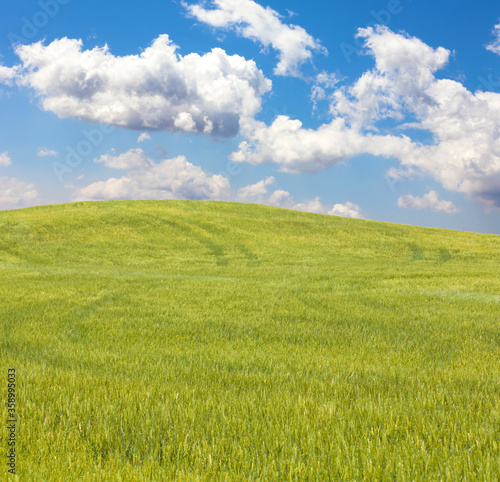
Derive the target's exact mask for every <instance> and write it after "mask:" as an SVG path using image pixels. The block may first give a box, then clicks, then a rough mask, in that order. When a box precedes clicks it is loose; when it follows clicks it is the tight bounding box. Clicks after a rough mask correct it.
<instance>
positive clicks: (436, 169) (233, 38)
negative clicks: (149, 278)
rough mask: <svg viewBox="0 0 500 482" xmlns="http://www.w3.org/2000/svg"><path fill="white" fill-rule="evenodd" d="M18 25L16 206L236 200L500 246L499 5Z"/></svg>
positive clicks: (291, 7)
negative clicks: (490, 237)
mask: <svg viewBox="0 0 500 482" xmlns="http://www.w3.org/2000/svg"><path fill="white" fill-rule="evenodd" d="M4 9H6V12H4V15H3V16H2V17H3V18H2V23H1V25H0V109H1V112H2V114H1V116H0V209H15V208H19V207H24V206H30V205H37V204H52V203H61V202H69V201H74V200H87V199H88V200H106V199H221V200H232V201H240V202H258V203H266V204H272V205H276V206H282V207H287V208H292V209H299V210H305V211H311V212H320V213H324V214H334V215H343V216H351V217H364V218H367V219H374V220H381V221H389V222H397V223H404V224H414V225H422V226H432V227H442V228H450V229H460V230H468V231H478V232H491V233H497V234H500V26H498V25H499V24H500V5H499V4H498V2H494V1H482V2H471V1H442V2H439V3H438V4H436V3H434V2H430V1H422V0H420V1H416V0H399V1H398V0H385V1H361V0H351V1H349V2H320V1H315V0H311V1H310V2H299V1H296V0H294V1H287V2H284V1H276V0H272V1H267V2H254V1H252V0H215V1H206V2H197V1H191V0H190V1H188V0H186V1H185V2H180V1H169V0H165V1H163V2H157V1H150V2H147V3H146V4H138V3H130V4H127V5H126V8H124V4H123V2H120V3H119V2H114V1H108V2H106V3H105V4H103V3H102V2H99V3H98V2H94V1H87V2H77V1H76V0H48V1H46V2H44V1H43V0H41V1H39V2H36V1H24V2H16V3H14V2H9V5H8V7H5V6H4ZM496 26H498V27H496ZM79 40H81V42H79Z"/></svg>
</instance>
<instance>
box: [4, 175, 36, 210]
mask: <svg viewBox="0 0 500 482" xmlns="http://www.w3.org/2000/svg"><path fill="white" fill-rule="evenodd" d="M37 198H38V192H37V190H36V189H35V186H34V184H30V183H27V182H24V181H20V180H18V179H16V178H15V177H0V210H1V209H17V208H22V207H26V206H31V205H33V203H35V201H36V200H37Z"/></svg>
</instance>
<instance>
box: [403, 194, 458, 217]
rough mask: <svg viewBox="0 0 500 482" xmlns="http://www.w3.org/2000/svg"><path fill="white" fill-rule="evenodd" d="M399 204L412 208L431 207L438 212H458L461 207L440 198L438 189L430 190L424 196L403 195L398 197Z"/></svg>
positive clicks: (430, 208)
mask: <svg viewBox="0 0 500 482" xmlns="http://www.w3.org/2000/svg"><path fill="white" fill-rule="evenodd" d="M398 206H399V207H401V208H410V209H429V210H431V211H434V212H436V213H446V214H456V213H458V212H459V209H458V208H457V207H456V206H455V205H454V204H453V203H452V202H451V201H443V200H440V199H439V195H438V193H437V192H436V191H429V192H428V193H427V194H424V195H423V196H422V197H418V196H412V195H411V194H408V195H406V196H401V197H400V198H399V199H398Z"/></svg>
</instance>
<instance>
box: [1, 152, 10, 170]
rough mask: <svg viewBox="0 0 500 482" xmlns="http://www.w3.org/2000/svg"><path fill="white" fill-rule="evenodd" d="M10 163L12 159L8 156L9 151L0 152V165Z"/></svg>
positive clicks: (4, 165) (3, 165) (8, 164)
mask: <svg viewBox="0 0 500 482" xmlns="http://www.w3.org/2000/svg"><path fill="white" fill-rule="evenodd" d="M11 164H12V161H11V159H10V157H9V153H8V152H7V151H5V152H2V153H1V154H0V166H1V167H6V166H10V165H11Z"/></svg>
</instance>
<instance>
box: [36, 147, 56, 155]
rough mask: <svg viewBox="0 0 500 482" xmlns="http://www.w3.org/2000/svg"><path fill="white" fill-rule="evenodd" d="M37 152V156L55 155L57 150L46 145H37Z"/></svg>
mask: <svg viewBox="0 0 500 482" xmlns="http://www.w3.org/2000/svg"><path fill="white" fill-rule="evenodd" d="M37 154H38V157H47V156H57V151H52V150H50V149H47V148H46V147H39V148H38V152H37Z"/></svg>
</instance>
